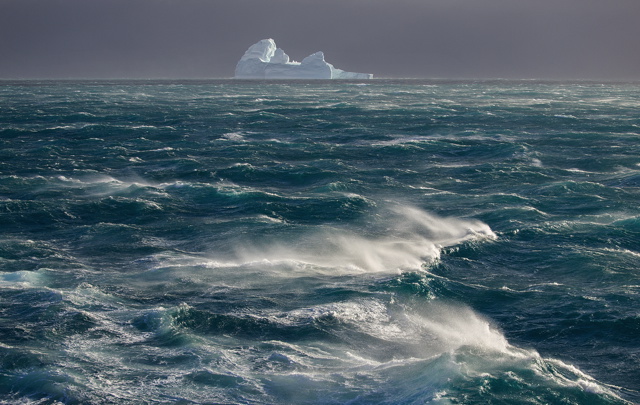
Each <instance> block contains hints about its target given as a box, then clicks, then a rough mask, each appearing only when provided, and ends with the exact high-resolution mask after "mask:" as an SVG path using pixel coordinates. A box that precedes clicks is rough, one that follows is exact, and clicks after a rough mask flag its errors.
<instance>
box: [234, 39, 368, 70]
mask: <svg viewBox="0 0 640 405" xmlns="http://www.w3.org/2000/svg"><path fill="white" fill-rule="evenodd" d="M235 78H236V79H356V80H360V79H371V78H373V75H372V74H370V73H356V72H346V71H344V70H341V69H336V68H335V67H333V65H332V64H330V63H327V62H326V61H325V60H324V53H323V52H322V51H320V52H316V53H313V54H311V55H309V56H307V57H306V58H304V59H303V60H302V62H295V61H292V60H291V59H290V58H289V55H287V54H286V53H285V52H284V51H283V50H282V49H281V48H278V47H277V46H276V43H275V41H274V40H273V39H271V38H269V39H263V40H261V41H258V42H256V43H255V44H253V45H251V46H250V47H249V49H247V51H246V52H245V53H244V55H242V58H240V60H239V61H238V64H237V65H236V72H235Z"/></svg>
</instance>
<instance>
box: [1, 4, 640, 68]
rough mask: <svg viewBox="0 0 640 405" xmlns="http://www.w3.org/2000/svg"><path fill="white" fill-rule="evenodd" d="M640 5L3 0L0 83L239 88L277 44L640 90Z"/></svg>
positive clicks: (374, 61) (363, 62)
mask: <svg viewBox="0 0 640 405" xmlns="http://www.w3.org/2000/svg"><path fill="white" fill-rule="evenodd" d="M639 17H640V2H639V1H637V0H610V1H607V2H601V1H596V0H556V1H551V0H536V1H534V0H518V1H507V0H480V1H472V0H430V1H419V0H398V1H394V2H391V1H383V0H325V1H323V2H313V1H311V0H273V1H270V2H264V1H259V0H234V1H230V0H229V1H227V0H180V1H178V0H111V1H99V0H51V1H43V0H0V79H24V78H27V79H28V78H43V79H47V78H54V79H55V78H65V79H67V78H152V79H153V78H228V77H232V76H233V72H234V68H235V64H236V62H237V61H238V59H239V58H240V57H241V56H242V54H243V53H244V51H245V50H246V49H247V48H248V47H249V46H250V45H251V44H253V43H255V42H257V41H259V40H260V39H263V38H273V39H274V40H275V41H276V43H277V44H278V46H279V47H281V48H283V49H284V50H285V51H286V52H287V53H288V54H289V55H290V56H291V57H292V58H293V59H295V60H298V61H300V60H302V59H303V58H304V57H305V56H308V55H309V54H311V53H313V52H316V51H324V53H325V55H326V59H327V61H328V62H330V63H332V64H334V65H335V66H337V67H339V68H341V69H345V70H350V71H356V72H367V73H373V74H374V76H375V77H376V78H381V77H389V78H403V77H411V78H513V79H585V80H589V79H592V80H640V40H639V38H640V24H638V23H637V21H638V19H639Z"/></svg>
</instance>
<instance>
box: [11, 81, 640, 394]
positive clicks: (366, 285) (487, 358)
mask: <svg viewBox="0 0 640 405" xmlns="http://www.w3.org/2000/svg"><path fill="white" fill-rule="evenodd" d="M639 109H640V85H638V84H637V83H636V84H633V83H624V84H613V83H609V84H598V83H537V82H502V81H497V82H442V81H440V82H439V81H431V82H426V81H379V80H374V81H369V82H366V83H345V82H316V83H305V82H281V83H262V82H234V81H230V80H226V81H210V82H1V83H0V402H2V403H5V402H6V403H16V404H24V403H34V404H53V403H65V404H85V403H95V404H99V403H105V404H112V403H121V404H158V403H160V404H191V403H197V404H219V403H228V404H231V403H242V404H274V403H292V404H343V403H349V404H372V403H376V404H413V403H416V404H417V403H433V404H523V403H527V404H622V403H633V402H638V401H640V393H639V390H640V382H639V381H640V380H639V379H638V375H639V374H640V340H639V339H638V335H639V333H640V312H639V308H640V296H639V293H640V273H639V269H640V205H639V201H640V115H639V114H638V111H639Z"/></svg>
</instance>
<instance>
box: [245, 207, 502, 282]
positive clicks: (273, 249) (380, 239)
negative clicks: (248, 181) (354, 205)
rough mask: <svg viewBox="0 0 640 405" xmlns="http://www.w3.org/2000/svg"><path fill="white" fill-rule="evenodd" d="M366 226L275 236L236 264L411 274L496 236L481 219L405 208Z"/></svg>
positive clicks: (252, 244) (248, 248)
mask: <svg viewBox="0 0 640 405" xmlns="http://www.w3.org/2000/svg"><path fill="white" fill-rule="evenodd" d="M369 222H373V223H372V224H370V225H369V228H370V229H368V230H366V231H365V230H363V231H362V233H355V232H353V231H347V230H345V229H341V228H337V227H332V226H322V227H321V228H320V230H314V231H311V232H308V233H306V234H303V235H299V236H298V237H296V238H295V240H291V239H285V238H283V237H279V236H278V235H274V237H273V239H271V240H270V241H269V242H268V243H264V242H259V241H247V242H246V243H243V244H241V246H240V247H238V248H237V249H236V256H237V260H238V261H239V262H240V263H242V264H245V265H246V264H251V263H253V264H256V263H262V264H268V263H270V264H276V263H277V264H279V265H282V264H284V263H289V264H290V265H293V266H292V267H293V268H301V267H302V268H303V269H304V272H307V271H310V270H311V269H313V271H317V272H321V273H323V272H329V273H339V274H349V273H370V272H371V273H384V272H398V271H406V270H409V271H415V270H420V269H421V268H422V267H423V265H424V264H425V263H429V262H432V261H433V260H436V259H438V258H439V257H440V250H441V248H443V247H447V246H452V245H456V244H458V243H463V242H466V241H468V240H471V239H490V240H492V239H495V238H496V235H495V233H493V231H492V230H491V228H490V227H489V226H488V225H486V224H484V223H482V222H480V221H477V220H470V219H457V218H443V217H439V216H436V215H433V214H429V213H427V212H425V211H422V210H420V209H418V208H415V207H410V206H406V205H393V206H392V207H391V208H386V209H382V211H381V212H379V213H377V215H372V216H371V217H370V221H369ZM240 263H238V264H240ZM296 264H297V265H296ZM274 267H278V266H274ZM281 267H282V266H280V268H281ZM286 267H287V268H290V267H289V266H286Z"/></svg>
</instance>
